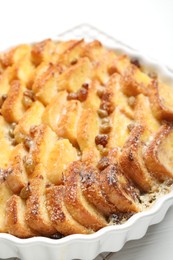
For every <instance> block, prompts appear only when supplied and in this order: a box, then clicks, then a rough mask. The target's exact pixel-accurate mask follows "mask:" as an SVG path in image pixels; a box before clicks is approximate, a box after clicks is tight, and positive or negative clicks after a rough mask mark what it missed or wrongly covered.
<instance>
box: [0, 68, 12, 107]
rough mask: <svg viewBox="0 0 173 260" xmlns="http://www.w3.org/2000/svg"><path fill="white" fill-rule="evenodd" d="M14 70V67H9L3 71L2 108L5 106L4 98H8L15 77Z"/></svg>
mask: <svg viewBox="0 0 173 260" xmlns="http://www.w3.org/2000/svg"><path fill="white" fill-rule="evenodd" d="M13 72H14V71H13V68H12V67H8V68H7V69H5V70H3V71H2V72H1V74H0V86H1V87H0V97H1V99H0V101H1V106H2V104H3V101H4V100H3V99H2V97H4V95H5V97H6V96H7V93H8V91H9V89H10V83H11V80H12V79H13V77H14V75H13V74H14V73H13Z"/></svg>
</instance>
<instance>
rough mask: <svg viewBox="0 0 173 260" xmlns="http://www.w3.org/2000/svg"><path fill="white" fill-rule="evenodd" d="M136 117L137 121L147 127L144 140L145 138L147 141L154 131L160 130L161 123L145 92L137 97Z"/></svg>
mask: <svg viewBox="0 0 173 260" xmlns="http://www.w3.org/2000/svg"><path fill="white" fill-rule="evenodd" d="M134 119H135V122H136V123H138V124H140V125H142V126H143V127H144V128H145V133H144V134H143V141H144V139H145V141H146V142H147V141H148V140H149V139H150V137H151V136H152V135H153V134H154V133H156V132H157V131H158V130H159V128H160V125H161V124H160V122H159V121H158V120H157V118H156V117H155V116H154V114H153V111H152V109H151V104H150V102H149V98H148V97H147V96H144V95H143V94H139V95H138V96H137V97H136V98H135V107H134ZM144 135H145V137H144Z"/></svg>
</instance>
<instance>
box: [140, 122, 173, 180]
mask: <svg viewBox="0 0 173 260" xmlns="http://www.w3.org/2000/svg"><path fill="white" fill-rule="evenodd" d="M172 140H173V126H172V125H169V124H165V125H163V126H162V127H161V128H160V129H159V131H158V132H157V133H156V135H155V136H154V137H153V139H152V140H151V142H150V143H149V145H148V147H147V149H146V151H145V153H144V160H145V164H146V166H147V168H148V170H149V171H150V172H151V173H152V174H153V175H154V176H155V178H157V179H158V180H159V181H163V180H166V179H168V178H173V170H172ZM166 151H167V153H166V155H165V152H166Z"/></svg>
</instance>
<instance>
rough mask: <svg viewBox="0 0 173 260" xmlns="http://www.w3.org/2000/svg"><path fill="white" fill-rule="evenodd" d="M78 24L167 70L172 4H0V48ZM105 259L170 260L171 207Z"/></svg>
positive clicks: (162, 0)
mask: <svg viewBox="0 0 173 260" xmlns="http://www.w3.org/2000/svg"><path fill="white" fill-rule="evenodd" d="M81 23H89V24H91V25H94V26H95V27H97V28H99V29H101V30H103V31H105V32H107V33H108V34H109V35H112V36H113V37H115V38H117V39H119V40H121V41H123V42H125V43H127V44H128V45H131V46H133V47H134V48H136V49H139V50H142V51H143V52H144V53H146V54H149V55H150V56H152V57H154V58H157V59H158V60H160V61H162V62H163V63H165V64H167V65H169V66H170V67H172V68H173V1H172V0H141V1H140V0H119V1H117V0H106V1H105V0H85V1H82V0H80V1H79V0H71V1H70V0H69V1H67V0H61V1H59V0H57V1H55V0H48V1H47V0H46V1H44V0H42V1H41V0H37V1H36V0H35V1H32V0H30V1H28V0H25V1H23V0H5V1H2V0H1V1H0V50H3V49H5V48H6V47H8V46H12V45H14V44H17V43H21V42H30V41H33V40H35V41H37V40H41V39H44V38H48V37H51V36H54V35H57V34H59V33H61V32H63V31H66V30H68V29H70V28H72V27H74V26H76V25H79V24H81ZM99 259H101V258H100V257H98V258H97V260H99ZM109 259H116V260H146V259H152V260H162V259H164V260H172V259H173V207H172V208H171V209H170V210H169V212H168V214H167V215H166V218H165V219H164V221H163V222H162V223H160V224H158V225H155V226H152V227H150V228H149V230H148V232H147V234H146V236H145V237H144V238H142V239H140V240H138V241H131V242H128V243H127V244H126V245H125V247H124V248H123V249H122V250H121V251H120V252H117V253H115V254H114V255H112V256H111V257H110V258H109ZM31 260H32V259H31Z"/></svg>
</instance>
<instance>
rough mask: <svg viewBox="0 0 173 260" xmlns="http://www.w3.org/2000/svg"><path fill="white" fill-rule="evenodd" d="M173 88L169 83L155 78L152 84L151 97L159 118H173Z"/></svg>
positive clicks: (152, 105) (154, 110) (155, 112)
mask: <svg viewBox="0 0 173 260" xmlns="http://www.w3.org/2000/svg"><path fill="white" fill-rule="evenodd" d="M172 95H173V90H172V88H170V87H169V86H168V85H166V84H164V83H161V82H159V81H158V80H153V81H152V83H151V84H150V91H149V98H150V103H151V108H152V111H153V113H154V115H155V116H156V118H158V119H159V120H164V119H165V120H169V121H171V120H172V119H173V97H172Z"/></svg>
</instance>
